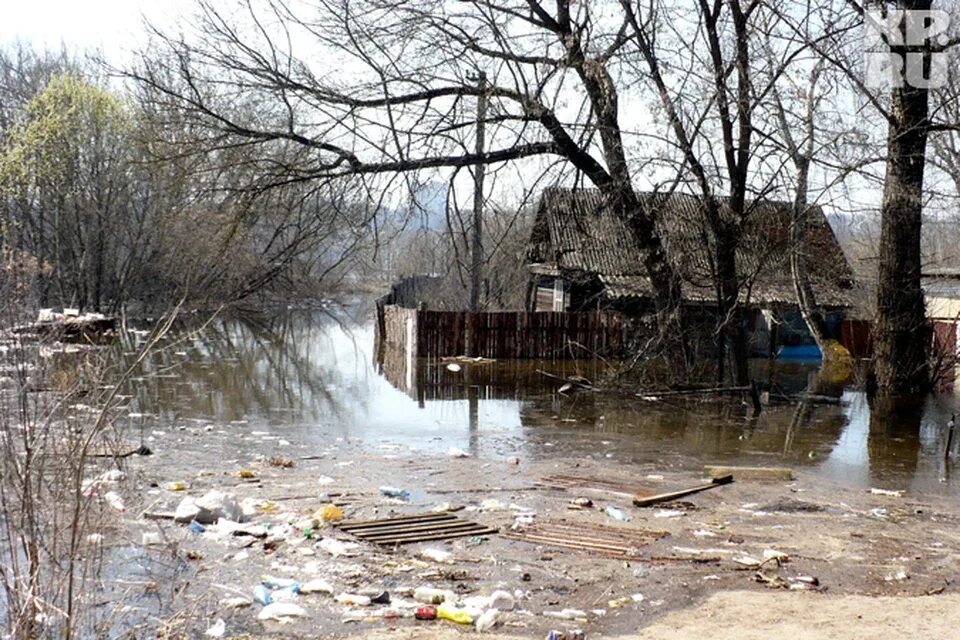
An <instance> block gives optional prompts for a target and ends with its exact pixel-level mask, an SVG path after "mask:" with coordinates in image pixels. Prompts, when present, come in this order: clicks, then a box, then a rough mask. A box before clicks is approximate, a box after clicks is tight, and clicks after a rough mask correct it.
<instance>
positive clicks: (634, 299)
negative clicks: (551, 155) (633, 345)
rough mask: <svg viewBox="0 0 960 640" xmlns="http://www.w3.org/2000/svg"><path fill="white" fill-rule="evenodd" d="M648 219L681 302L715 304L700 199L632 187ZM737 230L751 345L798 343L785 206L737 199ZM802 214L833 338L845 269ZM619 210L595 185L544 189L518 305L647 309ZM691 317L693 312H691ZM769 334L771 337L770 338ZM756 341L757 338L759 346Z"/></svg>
mask: <svg viewBox="0 0 960 640" xmlns="http://www.w3.org/2000/svg"><path fill="white" fill-rule="evenodd" d="M641 203H642V206H644V207H649V208H655V209H656V220H657V224H658V229H659V231H660V235H661V237H662V238H663V240H664V245H665V249H666V252H667V256H668V259H669V260H670V262H671V263H672V264H673V266H674V267H675V268H676V269H677V270H678V272H679V273H680V276H681V278H682V280H683V303H684V305H686V306H688V307H693V308H694V309H695V310H698V311H700V312H702V314H703V315H704V316H710V315H712V314H714V313H715V310H716V299H717V295H716V288H715V279H714V277H713V273H714V270H713V251H712V244H713V237H712V234H711V232H710V226H709V225H708V224H707V221H706V219H705V211H704V207H703V206H702V200H701V199H700V198H697V197H695V196H692V195H687V194H672V195H664V194H651V193H647V194H641ZM747 212H748V213H747V215H746V216H745V218H746V222H745V227H744V235H743V238H742V241H741V243H740V245H739V246H738V251H737V266H738V272H739V274H740V277H741V278H742V280H743V284H742V286H741V295H742V300H743V302H744V304H746V305H747V306H748V307H749V308H750V309H751V310H752V312H751V313H749V314H748V318H749V322H750V325H751V326H750V327H749V329H750V330H751V331H752V333H753V334H754V336H755V338H756V342H757V343H758V344H764V339H765V338H766V339H767V345H769V344H770V343H771V339H772V340H773V341H775V342H777V343H783V342H786V343H788V344H789V343H790V342H795V343H802V342H804V341H806V340H807V338H808V336H807V335H806V333H807V332H806V325H805V324H804V323H803V321H802V319H801V318H800V316H799V313H798V307H797V303H796V294H795V292H794V287H793V278H792V274H791V268H790V253H789V251H790V225H791V221H792V208H791V205H790V203H787V202H776V201H767V200H764V201H755V202H748V203H747ZM808 216H809V217H808V218H807V221H806V223H807V224H806V245H805V250H806V251H807V256H806V257H807V265H808V269H809V275H810V279H811V283H812V286H813V289H814V293H815V294H816V298H817V302H818V304H819V305H821V307H823V308H824V309H825V310H826V311H827V318H828V325H830V326H831V327H832V330H833V331H835V332H836V333H837V337H839V333H840V322H841V320H842V319H843V316H844V314H845V312H846V311H847V310H848V309H850V308H851V307H852V306H853V303H854V298H855V283H854V277H853V271H852V269H851V268H850V265H849V263H848V262H847V259H846V257H845V256H844V253H843V250H842V249H841V247H840V245H839V243H838V242H837V238H836V236H835V235H834V233H833V230H832V229H831V227H830V224H829V222H828V221H827V219H826V217H825V216H824V214H823V211H822V209H821V208H820V207H811V208H810V210H809V214H808ZM633 229H634V225H633V224H631V220H630V219H629V217H624V216H621V215H620V214H618V213H617V212H616V211H615V210H613V208H611V207H609V206H607V205H606V203H605V200H604V196H603V195H602V194H601V192H600V191H599V190H596V189H578V190H570V189H560V188H551V189H548V190H546V191H545V192H544V193H543V195H542V197H541V200H540V203H539V207H538V209H537V213H536V219H535V221H534V225H533V229H532V232H531V237H530V242H529V246H528V253H527V263H528V269H529V271H530V276H531V280H530V286H529V289H528V291H529V295H528V309H530V310H532V311H578V310H588V309H615V310H620V311H623V312H625V313H628V314H632V315H642V314H644V313H645V312H647V311H649V310H650V309H651V308H652V298H651V295H652V288H651V285H650V281H649V278H648V277H647V274H646V270H645V268H644V265H643V261H644V257H645V254H644V250H643V249H642V248H641V244H640V242H638V240H637V237H636V235H635V233H634V231H633ZM694 315H695V314H694ZM776 334H779V336H777V335H776ZM765 347H766V345H765Z"/></svg>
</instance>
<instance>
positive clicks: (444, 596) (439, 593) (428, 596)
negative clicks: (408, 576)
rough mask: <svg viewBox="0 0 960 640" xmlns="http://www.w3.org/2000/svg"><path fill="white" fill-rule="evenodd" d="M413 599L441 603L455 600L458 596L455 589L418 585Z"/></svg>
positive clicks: (427, 602) (428, 602)
mask: <svg viewBox="0 0 960 640" xmlns="http://www.w3.org/2000/svg"><path fill="white" fill-rule="evenodd" d="M413 599H414V600H416V601H417V602H424V603H426V604H441V603H443V602H455V601H456V599H457V596H456V594H455V593H454V592H453V591H450V590H447V589H434V588H433V587H417V588H416V589H414V591H413Z"/></svg>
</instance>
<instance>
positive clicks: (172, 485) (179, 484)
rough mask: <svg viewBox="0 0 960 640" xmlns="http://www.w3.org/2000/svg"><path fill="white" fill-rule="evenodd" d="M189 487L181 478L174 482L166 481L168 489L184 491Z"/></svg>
mask: <svg viewBox="0 0 960 640" xmlns="http://www.w3.org/2000/svg"><path fill="white" fill-rule="evenodd" d="M189 487H190V485H188V484H187V483H186V482H184V481H183V480H176V481H174V482H168V483H167V490H168V491H186V490H187V489H188V488H189Z"/></svg>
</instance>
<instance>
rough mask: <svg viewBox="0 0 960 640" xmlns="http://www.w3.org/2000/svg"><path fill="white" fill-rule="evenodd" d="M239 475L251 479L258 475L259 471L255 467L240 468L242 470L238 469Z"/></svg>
mask: <svg viewBox="0 0 960 640" xmlns="http://www.w3.org/2000/svg"><path fill="white" fill-rule="evenodd" d="M237 475H238V476H239V477H241V478H243V479H244V480H250V479H251V478H256V477H257V472H256V471H254V470H253V469H240V471H237Z"/></svg>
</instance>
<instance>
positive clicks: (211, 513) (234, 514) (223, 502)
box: [173, 491, 244, 524]
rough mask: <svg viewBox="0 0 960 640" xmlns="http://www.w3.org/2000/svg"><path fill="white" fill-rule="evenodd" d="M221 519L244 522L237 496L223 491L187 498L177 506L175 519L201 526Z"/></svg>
mask: <svg viewBox="0 0 960 640" xmlns="http://www.w3.org/2000/svg"><path fill="white" fill-rule="evenodd" d="M221 518H223V519H226V520H232V521H233V522H242V521H243V519H244V515H243V509H241V508H240V504H239V503H238V502H237V499H236V497H235V496H233V495H231V494H228V493H223V492H221V491H209V492H207V493H206V494H204V495H203V497H201V498H198V499H194V498H191V497H190V496H187V497H185V498H184V499H183V500H181V501H180V504H178V505H177V510H176V512H175V513H174V516H173V519H174V521H176V522H190V521H191V520H196V521H197V522H199V523H200V524H213V523H215V522H216V521H217V520H220V519H221Z"/></svg>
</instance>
